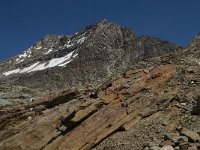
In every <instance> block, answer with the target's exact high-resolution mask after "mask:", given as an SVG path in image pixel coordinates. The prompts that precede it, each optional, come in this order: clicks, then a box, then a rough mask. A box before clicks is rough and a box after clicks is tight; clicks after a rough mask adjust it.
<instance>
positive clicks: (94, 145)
mask: <svg viewBox="0 0 200 150" xmlns="http://www.w3.org/2000/svg"><path fill="white" fill-rule="evenodd" d="M85 37H87V38H85ZM83 39H84V40H83ZM41 41H42V42H39V43H37V44H36V46H34V47H33V50H34V53H38V54H35V57H27V58H24V59H25V60H24V61H22V62H21V64H23V65H24V66H26V67H28V66H29V64H28V62H30V64H32V63H34V62H37V61H40V63H44V62H50V60H52V59H53V58H60V57H63V56H65V55H68V54H69V53H71V52H74V54H73V55H72V58H73V59H72V60H71V59H69V60H70V61H71V62H70V63H68V64H67V65H66V66H65V67H59V66H56V67H51V68H48V69H45V70H40V71H35V72H30V73H19V74H12V75H8V76H3V77H1V82H4V85H0V94H1V95H0V96H1V97H0V98H1V99H3V100H4V101H3V102H10V103H9V104H10V105H6V106H3V107H0V150H13V149H16V150H27V149H30V150H32V149H33V150H35V149H41V150H42V149H43V150H55V149H58V150H66V149H67V150H68V149H69V150H80V149H81V150H89V149H94V150H105V149H106V150H107V149H108V150H109V149H110V150H112V149H114V150H121V149H123V150H130V149H134V150H141V149H152V148H153V147H154V148H157V149H161V148H163V149H165V148H166V147H168V148H170V149H173V148H175V147H177V149H178V148H179V149H195V148H196V149H199V148H200V145H199V144H200V143H199V141H200V136H199V135H200V117H199V107H200V106H199V96H200V95H199V93H200V92H199V89H200V74H199V71H200V63H199V60H200V47H199V41H198V37H195V39H194V40H193V42H192V43H191V44H190V45H189V46H188V47H187V48H185V49H181V48H179V47H178V46H176V45H174V44H171V43H169V42H165V41H161V40H160V39H156V38H152V37H148V36H142V37H136V36H135V35H134V33H133V32H132V31H131V30H130V29H127V28H122V27H119V26H118V25H116V24H112V23H108V22H106V21H102V22H100V23H98V24H96V25H92V26H89V27H87V28H85V29H83V30H81V31H80V32H79V33H77V34H75V35H74V36H57V35H54V36H46V37H45V38H44V39H43V40H41ZM69 41H70V42H69ZM45 44H46V45H45ZM52 44H53V45H56V44H58V45H59V47H60V51H59V50H57V47H56V46H55V47H54V48H52V50H51V52H49V53H48V54H46V55H45V56H44V57H43V56H42V55H41V54H44V51H45V48H46V47H51V45H52ZM41 45H42V46H41ZM44 45H45V46H44ZM61 45H63V46H61ZM40 47H43V49H40ZM47 52H48V50H47V51H45V53H47ZM32 53H33V52H32ZM75 54H78V55H76V56H75V57H73V56H74V55H75ZM27 55H28V53H27ZM37 55H38V56H37ZM39 55H40V56H41V57H39ZM18 58H19V57H18V56H16V57H14V58H12V59H11V60H15V61H13V62H12V61H11V65H10V68H9V63H8V62H9V60H8V62H4V63H2V64H1V69H0V70H1V72H5V70H6V67H8V68H9V69H11V70H12V69H14V68H15V67H19V65H20V63H19V64H15V63H16V59H18ZM29 58H30V59H29ZM26 59H27V60H26ZM26 62H27V64H26ZM55 63H56V62H55ZM62 63H63V62H62ZM16 65H17V66H16ZM47 65H48V64H47ZM8 83H10V85H8ZM14 84H16V85H17V86H16V85H14ZM11 85H12V86H11ZM19 85H21V86H19ZM25 86H28V87H25ZM32 87H34V89H32ZM72 87H73V88H72ZM47 88H49V89H50V90H48V89H47ZM54 88H57V90H53V89H54ZM58 88H63V89H59V90H58ZM14 100H15V102H13V101H14ZM0 101H1V100H0ZM11 104H12V105H11Z"/></svg>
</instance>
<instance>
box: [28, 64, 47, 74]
mask: <svg viewBox="0 0 200 150" xmlns="http://www.w3.org/2000/svg"><path fill="white" fill-rule="evenodd" d="M45 65H46V62H44V63H42V64H39V65H37V66H36V67H34V68H33V69H32V70H29V71H28V72H33V71H38V70H44V69H46V68H45Z"/></svg>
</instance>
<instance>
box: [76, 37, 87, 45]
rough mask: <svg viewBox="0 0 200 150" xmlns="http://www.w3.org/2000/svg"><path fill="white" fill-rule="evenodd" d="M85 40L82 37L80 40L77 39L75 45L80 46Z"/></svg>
mask: <svg viewBox="0 0 200 150" xmlns="http://www.w3.org/2000/svg"><path fill="white" fill-rule="evenodd" d="M85 40H86V37H82V38H80V39H78V41H77V43H78V44H82V43H83V42H84V41H85Z"/></svg>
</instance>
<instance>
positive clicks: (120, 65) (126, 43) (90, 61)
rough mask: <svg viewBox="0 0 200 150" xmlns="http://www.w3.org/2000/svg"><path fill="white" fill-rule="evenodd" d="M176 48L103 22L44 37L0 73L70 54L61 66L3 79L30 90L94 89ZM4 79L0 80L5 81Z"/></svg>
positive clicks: (173, 45)
mask: <svg viewBox="0 0 200 150" xmlns="http://www.w3.org/2000/svg"><path fill="white" fill-rule="evenodd" d="M49 49H50V50H52V51H51V52H49ZM178 49H179V47H178V46H177V45H175V44H173V43H169V42H166V41H161V40H160V39H156V38H152V37H148V36H143V37H136V36H135V34H134V33H133V32H132V31H131V30H130V29H128V28H123V27H120V26H118V25H117V24H114V23H109V22H107V21H105V20H104V21H102V22H100V23H98V24H95V25H92V26H89V27H86V28H85V29H83V30H81V31H80V32H78V33H77V34H75V35H73V36H63V35H62V36H59V35H48V36H46V37H45V38H44V39H42V40H41V41H39V42H38V43H36V44H35V45H34V46H33V48H32V49H31V50H32V53H31V56H30V57H28V58H27V57H26V58H25V59H24V60H23V59H22V60H23V61H22V62H20V63H19V62H17V64H16V61H14V60H15V57H14V58H12V59H13V62H14V63H13V64H12V65H9V63H8V64H6V65H5V63H4V64H3V65H2V66H3V67H2V68H1V70H3V71H1V70H0V71H1V72H2V73H3V72H5V71H6V70H7V69H8V68H9V70H13V69H16V68H23V67H28V66H30V65H31V64H34V63H36V62H40V63H45V62H48V61H49V60H51V59H53V58H60V57H62V56H65V55H66V54H68V53H70V52H73V51H74V54H76V55H77V56H76V57H74V59H73V60H72V61H71V62H70V63H69V64H67V65H66V66H65V67H59V66H57V67H53V68H49V69H45V70H39V71H35V72H30V73H20V74H11V75H9V76H7V78H10V79H9V82H11V84H16V85H22V86H27V87H31V88H37V87H41V88H49V89H52V88H54V89H55V88H63V87H68V88H70V87H79V88H85V87H93V88H94V87H97V86H100V85H101V83H99V82H100V81H104V82H105V81H106V80H108V79H109V78H110V77H112V76H117V75H118V74H120V73H122V72H123V71H125V70H127V69H128V68H129V67H130V66H131V65H132V64H134V63H136V62H137V61H139V60H144V59H146V58H150V57H154V56H159V55H162V54H165V53H169V52H174V51H177V50H178ZM48 52H49V53H48ZM47 53H48V54H47ZM12 59H11V60H12ZM20 60H21V59H20ZM8 62H9V60H8ZM46 65H48V63H47V64H46ZM8 66H9V67H8ZM7 78H4V80H3V79H2V80H3V81H5V82H7V81H8V80H7Z"/></svg>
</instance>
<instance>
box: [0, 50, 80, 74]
mask: <svg viewBox="0 0 200 150" xmlns="http://www.w3.org/2000/svg"><path fill="white" fill-rule="evenodd" d="M74 53H75V51H72V52H70V53H69V54H67V55H65V56H63V57H59V58H53V59H51V60H50V61H48V62H44V63H40V62H36V63H34V64H32V65H30V66H29V67H25V68H23V69H20V68H18V69H15V70H11V71H8V72H5V73H3V75H5V76H8V75H11V74H15V73H29V72H33V71H39V70H44V69H47V68H53V67H56V66H59V67H65V66H66V65H67V64H68V63H70V62H71V61H72V60H73V58H75V57H76V56H77V55H78V54H74Z"/></svg>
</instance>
